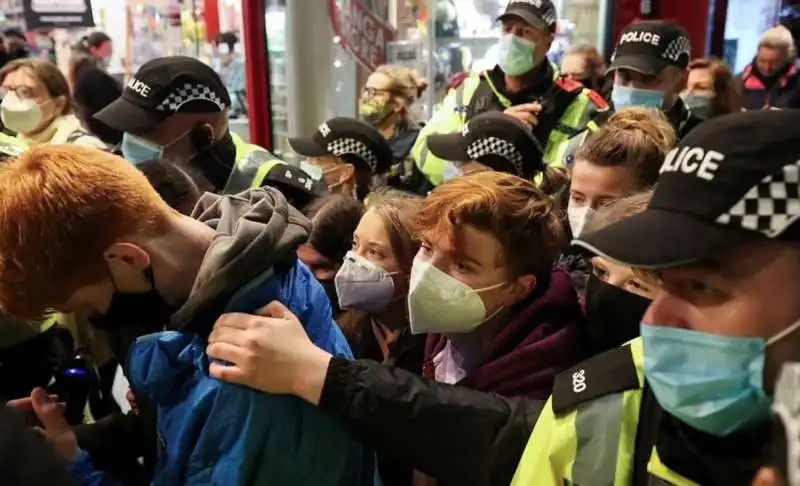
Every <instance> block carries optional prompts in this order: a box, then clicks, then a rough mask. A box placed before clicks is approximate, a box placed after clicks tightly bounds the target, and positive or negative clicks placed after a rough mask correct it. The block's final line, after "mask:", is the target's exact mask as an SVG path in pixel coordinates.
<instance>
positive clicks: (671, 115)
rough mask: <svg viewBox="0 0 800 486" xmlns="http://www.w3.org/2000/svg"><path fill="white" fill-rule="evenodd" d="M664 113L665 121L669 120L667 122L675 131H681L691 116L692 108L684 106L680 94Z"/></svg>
mask: <svg viewBox="0 0 800 486" xmlns="http://www.w3.org/2000/svg"><path fill="white" fill-rule="evenodd" d="M664 114H665V115H666V116H667V121H669V124H670V125H672V128H674V129H675V132H676V133H682V132H683V129H684V127H685V126H686V124H687V123H688V122H689V120H690V119H691V118H692V110H690V109H689V107H688V106H686V103H684V102H683V98H681V97H680V96H679V97H678V99H677V100H675V104H674V105H672V108H670V109H669V110H667V111H665V112H664Z"/></svg>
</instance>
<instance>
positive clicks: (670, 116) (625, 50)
mask: <svg viewBox="0 0 800 486" xmlns="http://www.w3.org/2000/svg"><path fill="white" fill-rule="evenodd" d="M691 56H692V45H691V42H690V41H689V34H687V33H686V30H684V29H683V27H680V26H678V25H676V24H673V23H671V22H665V21H661V20H648V21H643V22H637V23H634V24H631V25H629V26H627V27H625V29H623V31H622V34H621V35H620V38H619V41H618V42H617V45H616V47H615V49H614V55H613V59H612V61H611V65H610V66H609V68H608V74H610V75H612V74H613V79H614V86H613V88H612V91H611V103H612V105H613V107H614V110H615V111H619V110H624V109H625V108H630V107H640V108H653V109H656V110H661V111H662V112H663V113H664V115H665V116H666V117H667V120H669V123H670V124H671V125H672V128H674V129H675V133H677V134H678V138H683V137H684V136H685V135H686V134H687V133H689V131H690V130H692V129H693V128H694V127H696V126H697V125H699V124H700V123H701V122H702V121H703V120H702V119H701V118H699V117H697V116H695V115H694V114H692V111H691V110H690V109H689V107H688V106H686V103H684V101H683V99H682V98H681V97H680V96H679V95H680V92H681V91H682V90H683V87H684V86H685V85H686V77H687V76H688V73H689V71H688V66H689V60H690V59H691ZM601 121H603V120H602V119H598V120H595V121H593V122H591V123H590V128H596V127H595V126H594V125H595V123H597V122H601ZM590 133H591V130H587V131H585V132H583V133H581V134H579V135H577V136H575V137H573V139H572V140H570V142H569V145H568V147H567V149H566V150H565V151H564V153H565V161H564V162H565V165H569V163H570V161H571V157H570V156H571V155H573V154H574V152H575V151H576V150H577V148H578V147H579V146H580V145H581V144H583V142H584V140H585V139H586V137H587V136H589V134H590Z"/></svg>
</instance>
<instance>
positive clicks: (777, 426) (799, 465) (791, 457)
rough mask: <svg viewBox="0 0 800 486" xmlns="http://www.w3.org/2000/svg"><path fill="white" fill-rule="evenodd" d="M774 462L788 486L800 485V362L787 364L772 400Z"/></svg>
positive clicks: (782, 369)
mask: <svg viewBox="0 0 800 486" xmlns="http://www.w3.org/2000/svg"><path fill="white" fill-rule="evenodd" d="M772 426H773V431H772V445H773V451H772V455H773V465H774V467H775V469H776V470H777V472H778V473H779V474H780V475H781V476H782V477H783V478H784V480H785V481H786V485H787V486H800V363H786V364H784V365H783V367H782V368H781V372H780V375H779V376H778V381H777V383H776V385H775V397H774V400H773V403H772Z"/></svg>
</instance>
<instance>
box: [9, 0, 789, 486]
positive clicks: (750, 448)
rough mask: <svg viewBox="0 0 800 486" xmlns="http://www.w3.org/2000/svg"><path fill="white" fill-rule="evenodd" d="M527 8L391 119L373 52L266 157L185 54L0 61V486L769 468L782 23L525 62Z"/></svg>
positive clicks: (785, 92)
mask: <svg viewBox="0 0 800 486" xmlns="http://www.w3.org/2000/svg"><path fill="white" fill-rule="evenodd" d="M557 18H558V16H557V13H556V10H555V7H554V5H553V4H552V2H551V1H549V0H541V1H536V2H531V1H522V0H520V1H515V0H512V1H511V2H509V4H508V7H507V8H506V10H505V11H504V12H503V14H502V15H501V16H500V17H499V19H498V20H499V22H501V23H502V25H503V29H502V35H501V37H500V39H499V41H498V53H499V63H498V65H497V66H495V67H494V68H493V69H491V70H488V71H485V72H482V73H479V74H468V75H464V76H460V77H458V78H457V79H454V80H453V82H452V84H451V87H450V90H449V92H448V94H447V96H446V97H445V98H444V99H443V101H442V102H441V104H440V105H439V106H438V107H437V110H436V112H435V114H434V116H433V117H432V118H431V119H430V120H427V121H424V122H423V121H421V120H416V119H414V117H413V115H412V109H411V107H412V105H413V104H414V102H415V101H416V100H417V99H418V98H419V97H420V96H421V95H422V93H423V92H424V91H425V89H426V88H427V83H426V81H425V80H424V79H423V78H421V77H420V76H419V74H418V73H417V72H415V71H414V70H411V69H409V68H405V67H400V66H382V67H380V68H379V69H377V70H376V71H375V72H374V73H372V74H371V75H370V76H369V78H368V79H367V81H366V83H365V85H364V86H363V90H362V93H361V97H360V101H359V107H358V118H347V117H336V118H332V119H329V120H321V121H320V125H319V127H318V129H317V130H316V131H315V132H314V133H312V134H307V136H304V137H296V138H292V139H291V140H290V145H291V147H292V149H293V150H294V151H295V152H296V153H297V154H299V155H300V156H302V157H303V158H304V160H303V162H302V163H301V164H299V165H294V164H289V163H287V162H285V161H283V160H281V159H279V158H278V157H276V156H275V155H273V154H271V153H270V152H269V151H267V150H265V149H264V148H262V147H259V146H256V145H253V144H249V143H247V142H245V141H244V140H242V139H241V138H240V137H238V136H236V135H235V134H232V133H231V131H230V130H229V128H228V123H229V119H230V117H231V116H233V115H235V114H236V113H235V112H237V111H240V110H242V109H244V108H243V101H242V93H241V92H239V91H238V90H236V89H231V81H230V80H229V79H228V80H225V79H223V78H222V77H221V76H220V73H219V72H218V69H217V70H215V69H214V68H213V67H212V66H209V65H206V64H204V63H203V62H201V61H199V60H197V59H193V58H188V57H163V58H158V59H154V60H152V61H149V62H147V63H146V64H144V65H143V66H142V67H141V68H140V69H139V70H138V71H137V72H136V74H135V75H134V76H133V77H132V78H131V79H129V80H128V81H127V82H126V84H125V85H124V86H120V85H118V84H117V83H116V81H114V79H113V78H111V77H110V76H109V75H108V74H107V73H106V72H105V70H104V66H105V64H106V62H105V61H104V59H107V58H108V56H109V55H110V52H111V49H112V48H113V46H112V45H111V41H110V39H109V38H108V37H107V36H105V35H104V34H102V33H93V34H91V35H88V36H87V37H85V38H83V39H82V40H81V41H80V42H79V44H78V45H77V46H76V47H75V51H74V53H73V54H74V58H73V60H72V62H71V63H70V72H69V73H68V75H64V74H63V73H62V72H61V71H60V70H59V69H58V68H57V67H56V66H54V65H53V64H51V63H49V62H46V61H40V60H33V59H30V58H25V57H20V58H19V59H15V60H10V61H8V62H7V63H5V64H4V65H3V67H2V69H0V83H1V84H2V96H3V98H2V103H1V104H0V115H1V116H0V119H2V124H3V129H4V133H3V134H0V153H2V155H3V157H4V159H3V161H2V163H0V227H2V228H3V231H2V232H0V310H1V311H2V313H0V326H1V327H0V398H2V399H3V400H4V401H5V402H6V406H5V407H0V483H2V484H4V485H6V484H7V485H31V486H36V485H45V484H47V485H53V486H61V485H85V486H105V485H145V484H153V485H179V484H190V485H200V484H203V485H205V484H213V485H242V486H244V485H256V484H258V485H281V486H284V485H298V486H303V485H309V486H311V485H314V486H320V485H322V486H324V485H331V486H341V485H348V486H360V485H363V486H367V485H369V486H432V485H441V486H445V485H459V486H472V485H474V486H495V485H497V486H500V485H503V486H507V485H512V486H532V485H536V486H539V485H544V486H561V485H576V486H577V485H581V486H594V485H597V486H605V485H615V486H628V485H630V486H652V485H677V486H692V485H704V486H705V485H708V486H729V485H751V484H757V485H760V486H772V485H775V486H778V485H782V484H789V485H792V484H796V483H794V482H791V481H796V478H797V477H798V475H800V470H798V468H800V462H798V460H797V455H796V452H794V451H795V449H796V444H797V441H798V437H795V435H796V434H797V423H796V422H795V421H793V419H794V420H796V418H795V417H794V416H793V415H792V413H793V411H794V409H795V408H796V407H794V408H793V406H788V408H786V409H787V410H789V412H788V414H783V415H781V416H780V417H782V418H780V419H779V418H776V417H778V416H776V415H774V414H773V412H772V410H773V407H774V406H775V404H774V402H776V401H779V400H778V399H776V397H779V396H784V395H785V394H786V393H787V392H786V390H783V392H781V393H776V386H777V387H778V388H780V386H778V385H776V384H777V383H778V378H779V376H780V375H781V372H782V370H785V369H788V367H789V366H790V365H791V364H792V363H794V362H796V361H798V360H800V353H798V351H797V349H798V346H797V344H798V341H800V332H798V327H800V325H798V324H799V323H800V304H798V300H797V298H796V295H797V293H798V292H800V288H796V286H800V280H798V279H797V278H796V275H797V272H798V271H800V254H798V248H800V247H798V241H800V223H798V219H800V143H799V142H800V132H798V130H797V126H798V125H795V123H798V122H800V112H798V111H796V110H795V108H797V107H795V106H794V102H795V98H796V96H797V93H796V79H797V78H796V76H797V73H796V70H797V68H796V63H795V59H796V56H797V53H796V49H795V47H794V40H793V39H792V36H791V33H790V32H789V31H788V30H786V29H785V28H784V27H781V26H778V27H775V28H774V29H771V30H769V31H768V32H767V33H766V34H765V35H764V38H763V39H762V41H761V43H760V44H759V46H758V51H757V53H756V55H755V57H754V60H753V63H752V64H751V65H750V66H749V67H748V68H747V69H746V70H745V72H744V73H742V74H741V75H740V76H736V75H734V74H733V73H732V72H731V70H730V69H729V68H728V67H727V66H726V65H725V63H724V62H722V61H720V60H718V59H713V58H707V59H692V46H691V42H690V39H689V36H688V34H687V33H686V31H685V30H684V29H683V28H682V27H680V26H679V25H676V24H674V23H671V22H667V21H641V22H637V23H633V24H631V25H629V26H628V27H626V28H625V29H624V30H623V31H622V33H621V35H620V38H619V40H618V41H617V43H616V46H615V49H614V54H613V56H612V58H611V60H610V63H609V64H608V65H607V66H606V63H605V60H604V59H603V58H602V57H601V56H600V55H599V54H598V52H597V51H596V50H595V49H593V48H592V47H591V46H583V45H582V46H577V47H576V48H575V49H574V50H573V51H571V52H569V53H568V54H567V55H566V56H565V57H564V59H563V63H562V64H563V65H562V66H555V65H553V64H552V63H551V62H550V61H549V60H548V59H547V57H546V53H547V51H548V49H549V47H550V43H551V42H552V41H553V38H554V34H555V31H556V19H557ZM219 42H220V44H225V45H227V49H228V50H227V51H226V52H228V53H229V52H231V51H232V50H233V45H232V43H234V42H235V39H233V38H230V37H227V38H222V39H221V40H220V41H219ZM225 65H226V66H229V65H230V63H227V64H225ZM787 373H788V372H787ZM789 381H791V380H789ZM791 391H792V390H791V389H790V390H789V394H790V395H791ZM786 481H789V482H786Z"/></svg>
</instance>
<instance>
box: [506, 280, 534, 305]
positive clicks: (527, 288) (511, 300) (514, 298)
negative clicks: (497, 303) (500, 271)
mask: <svg viewBox="0 0 800 486" xmlns="http://www.w3.org/2000/svg"><path fill="white" fill-rule="evenodd" d="M536 284H537V281H536V277H534V276H533V275H522V276H520V277H518V278H517V280H516V282H514V283H513V284H512V288H511V292H510V293H509V294H508V299H507V301H506V302H505V306H506V307H511V306H513V305H514V304H517V303H518V302H521V301H522V300H524V299H525V298H526V297H528V296H529V295H531V292H533V289H535V288H536Z"/></svg>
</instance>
